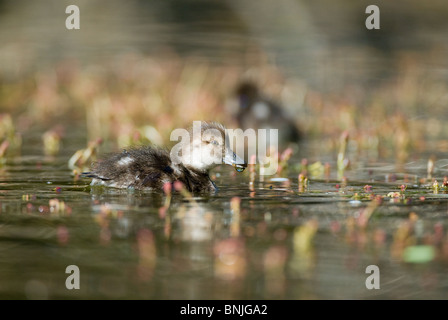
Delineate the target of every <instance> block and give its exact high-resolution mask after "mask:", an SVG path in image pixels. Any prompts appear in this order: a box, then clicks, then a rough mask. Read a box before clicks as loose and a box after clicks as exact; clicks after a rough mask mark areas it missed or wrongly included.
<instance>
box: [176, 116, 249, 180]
mask: <svg viewBox="0 0 448 320" xmlns="http://www.w3.org/2000/svg"><path fill="white" fill-rule="evenodd" d="M188 132H189V140H187V144H183V145H182V149H181V152H180V153H177V154H178V157H179V161H180V162H181V163H182V164H183V165H184V166H186V167H189V168H191V169H195V170H197V171H202V172H208V171H209V170H211V169H213V168H214V167H216V166H217V165H219V164H223V163H224V164H227V165H231V166H233V167H234V168H235V170H237V171H238V172H242V171H244V169H245V168H246V167H247V164H246V162H245V161H244V160H243V159H241V158H240V157H239V156H238V155H237V154H236V153H235V152H233V150H232V149H231V148H230V146H229V141H228V140H229V139H226V132H225V127H224V126H223V125H221V124H219V123H216V122H211V123H210V122H204V121H195V122H194V123H193V127H191V128H190V130H189V131H188ZM183 142H185V141H183ZM173 149H174V148H173ZM174 151H175V152H174V154H176V152H177V151H176V150H174ZM171 154H172V155H173V150H172V151H171Z"/></svg>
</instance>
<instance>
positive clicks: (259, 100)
mask: <svg viewBox="0 0 448 320" xmlns="http://www.w3.org/2000/svg"><path fill="white" fill-rule="evenodd" d="M236 96H237V98H238V112H237V114H236V120H237V122H238V126H239V127H240V128H241V129H243V130H246V129H248V128H252V129H278V138H279V142H284V143H287V142H298V141H299V140H301V138H302V133H301V132H300V130H299V129H298V128H297V126H296V124H295V123H294V121H293V119H292V118H291V116H290V115H288V114H287V112H286V111H285V110H284V109H283V108H282V107H281V106H280V105H278V104H276V103H275V102H274V101H272V100H270V99H267V98H266V97H264V96H263V95H262V94H261V93H260V90H259V89H258V87H257V85H256V84H254V83H252V82H248V81H247V82H242V83H241V84H240V85H239V86H238V87H237V89H236Z"/></svg>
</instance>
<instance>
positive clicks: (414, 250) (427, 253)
mask: <svg viewBox="0 0 448 320" xmlns="http://www.w3.org/2000/svg"><path fill="white" fill-rule="evenodd" d="M435 255H436V253H435V250H434V247H433V246H430V245H418V246H410V247H407V248H406V249H405V250H404V251H403V261H404V262H409V263H426V262H429V261H432V260H434V258H435Z"/></svg>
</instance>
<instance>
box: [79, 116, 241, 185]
mask: <svg viewBox="0 0 448 320" xmlns="http://www.w3.org/2000/svg"><path fill="white" fill-rule="evenodd" d="M208 129H210V130H212V131H213V130H214V132H215V135H216V134H217V135H221V137H220V139H217V138H216V137H214V136H213V135H210V134H207V132H206V130H208ZM190 133H191V130H190ZM224 137H225V128H224V127H223V126H222V125H220V124H215V123H213V124H210V123H206V122H202V123H201V137H199V138H198V137H192V138H191V140H190V141H189V144H188V143H187V145H186V147H187V149H185V150H190V151H191V153H188V152H184V154H181V155H179V154H171V153H170V152H169V151H168V150H166V149H162V148H157V147H153V146H144V147H134V148H130V149H127V150H124V151H123V152H121V153H116V154H112V155H111V156H109V157H108V158H106V159H105V160H103V161H100V162H97V163H96V164H94V166H93V169H92V171H91V172H85V173H83V175H84V176H85V177H90V178H93V180H92V182H91V185H103V186H108V187H115V188H132V189H140V190H145V189H146V190H162V188H163V185H164V184H165V183H167V182H169V183H174V182H175V181H180V182H182V183H183V184H184V185H185V187H186V188H187V189H188V190H189V191H190V192H195V193H197V192H212V191H216V189H217V188H216V185H215V184H214V183H213V181H212V180H211V179H210V176H209V171H210V170H211V169H212V168H214V167H215V166H216V165H218V164H219V163H226V164H229V165H233V166H235V168H237V169H240V168H242V170H244V168H245V166H246V164H245V163H244V161H242V160H241V159H240V158H239V157H237V156H236V154H235V153H233V151H231V150H230V149H229V148H228V147H227V146H226V145H225V143H224V141H225V138H224ZM218 138H219V137H218ZM218 140H219V141H220V142H219V143H217V142H216V141H218ZM201 147H202V149H200V148H201ZM210 149H214V150H212V151H214V153H213V154H209V153H210V152H209V151H210ZM201 150H202V152H203V154H202V155H203V157H202V158H199V160H201V159H202V160H203V161H202V162H200V163H198V159H197V158H195V159H194V161H193V157H189V154H196V155H197V154H198V152H201ZM231 159H232V160H231ZM242 170H241V171H242Z"/></svg>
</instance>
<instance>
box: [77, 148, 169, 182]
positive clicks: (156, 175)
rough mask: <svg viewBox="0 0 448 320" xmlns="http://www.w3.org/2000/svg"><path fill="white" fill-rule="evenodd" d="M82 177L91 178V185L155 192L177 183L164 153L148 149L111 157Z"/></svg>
mask: <svg viewBox="0 0 448 320" xmlns="http://www.w3.org/2000/svg"><path fill="white" fill-rule="evenodd" d="M84 176H86V177H91V178H93V180H92V183H91V184H92V185H104V186H109V187H115V188H135V189H157V190H160V189H162V187H163V184H164V183H165V182H173V181H175V180H176V179H177V175H176V173H175V172H174V169H173V167H172V165H171V159H170V155H169V153H168V151H166V150H164V149H159V148H154V147H150V146H146V147H139V148H131V149H128V150H124V151H123V152H121V153H116V154H112V155H110V156H109V157H108V158H106V159H105V160H103V161H100V162H97V163H95V164H94V166H93V169H92V171H91V172H86V173H84Z"/></svg>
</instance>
